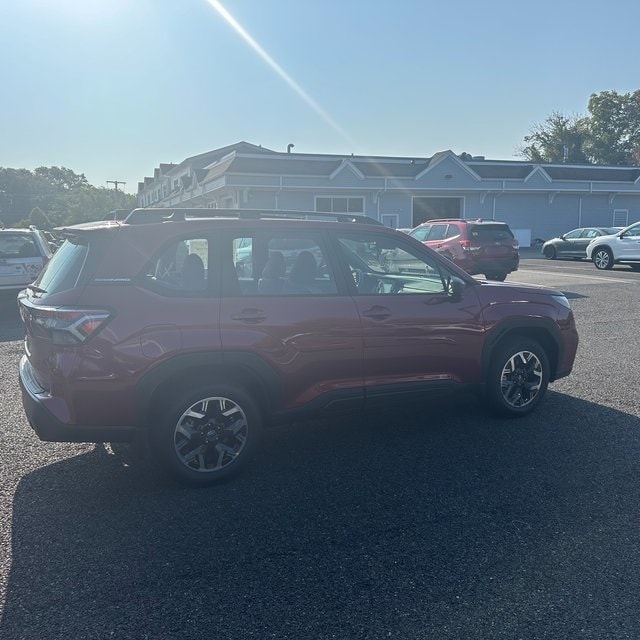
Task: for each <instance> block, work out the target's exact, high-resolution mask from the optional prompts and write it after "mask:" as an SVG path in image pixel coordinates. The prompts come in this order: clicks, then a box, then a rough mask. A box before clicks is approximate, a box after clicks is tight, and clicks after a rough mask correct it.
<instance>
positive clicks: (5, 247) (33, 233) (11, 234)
mask: <svg viewBox="0 0 640 640" xmlns="http://www.w3.org/2000/svg"><path fill="white" fill-rule="evenodd" d="M52 253H53V252H52V250H51V247H50V246H49V243H48V241H47V238H46V236H45V235H44V233H43V232H42V231H40V230H39V229H35V228H33V227H32V228H29V229H0V291H11V290H15V291H19V290H20V289H24V288H25V287H26V286H27V285H29V284H31V283H32V282H33V281H34V280H35V279H36V278H37V277H38V275H39V274H40V272H41V271H42V268H43V267H44V265H45V264H47V262H48V261H49V258H51V255H52Z"/></svg>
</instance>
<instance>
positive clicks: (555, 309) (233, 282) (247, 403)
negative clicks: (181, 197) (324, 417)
mask: <svg viewBox="0 0 640 640" xmlns="http://www.w3.org/2000/svg"><path fill="white" fill-rule="evenodd" d="M61 233H62V234H63V235H64V237H65V242H64V244H63V245H62V246H61V248H60V249H58V251H57V253H56V254H55V255H54V257H53V258H52V260H51V261H50V262H49V264H48V265H47V267H46V269H45V270H44V272H43V273H42V274H41V275H40V277H39V278H38V279H37V281H36V282H35V283H34V284H33V285H31V286H29V288H28V289H26V290H25V291H23V292H21V294H20V296H19V305H20V311H21V316H22V319H23V322H24V325H25V328H26V340H25V355H24V357H23V358H22V360H21V363H20V383H21V387H22V392H23V402H24V408H25V411H26V414H27V416H28V419H29V422H30V423H31V425H32V426H33V428H34V429H35V431H36V432H37V434H38V435H39V437H40V438H41V439H43V440H48V441H67V442H103V441H132V440H135V439H138V438H140V439H143V440H145V441H147V440H148V441H149V443H150V445H151V448H152V451H153V452H154V454H155V455H156V456H157V458H158V459H159V460H160V461H161V463H162V465H163V466H164V467H165V468H166V469H167V470H169V471H171V472H173V474H174V475H175V476H176V477H177V478H179V479H181V480H182V481H185V482H187V483H190V484H193V485H207V484H210V483H212V482H214V481H216V480H218V479H219V478H223V477H225V476H227V475H229V474H230V473H232V472H234V471H235V470H236V469H237V468H239V467H240V466H241V465H242V464H243V462H244V461H245V460H246V459H247V457H248V456H249V454H250V453H251V452H252V450H254V448H255V447H256V445H257V444H258V441H259V439H260V434H261V431H262V429H263V427H264V426H267V425H269V424H273V423H276V422H280V421H284V420H290V419H292V418H298V417H300V416H302V415H305V414H309V413H310V412H311V413H313V414H316V413H317V412H325V411H326V412H328V411H332V410H338V409H342V408H345V407H350V408H357V409H362V408H363V407H375V406H376V405H386V404H387V403H389V402H390V401H391V400H392V399H393V398H402V397H406V396H407V395H409V396H413V397H415V396H416V394H425V393H428V392H434V393H442V392H445V391H448V390H451V389H476V390H479V391H480V392H482V394H483V395H484V397H485V398H486V399H487V400H488V401H489V403H490V405H492V406H493V407H494V408H495V409H496V410H498V411H499V412H500V413H502V414H504V415H509V416H520V415H524V414H526V413H528V412H530V411H531V410H532V409H534V407H536V406H537V405H538V403H539V402H540V401H541V400H542V397H543V395H544V393H545V390H546V388H547V384H548V383H549V382H551V381H553V380H556V379H557V378H561V377H562V376H566V375H568V374H569V373H570V371H571V368H572V365H573V361H574V357H575V354H576V348H577V343H578V336H577V333H576V328H575V324H574V319H573V314H572V312H571V309H570V307H569V303H568V302H567V299H566V297H565V296H564V295H563V294H562V293H560V292H558V291H554V290H551V289H543V288H537V287H536V288H534V287H526V286H513V285H505V284H501V283H490V282H486V281H477V280H475V279H473V278H471V277H470V276H469V275H468V274H467V273H465V272H464V271H463V270H461V269H459V268H458V267H456V265H455V264H453V263H452V262H451V261H449V260H447V259H445V258H444V257H442V256H440V255H438V254H437V253H436V252H434V251H432V250H431V249H429V248H427V247H425V246H423V245H422V244H421V243H420V242H418V241H417V240H414V239H412V238H410V237H408V236H407V235H406V234H403V233H399V232H396V231H393V230H391V229H387V228H385V227H383V226H382V225H379V224H377V223H375V222H374V221H373V220H371V219H368V218H366V217H358V216H351V215H349V216H347V215H345V216H342V217H341V216H339V215H337V216H336V215H335V214H333V215H330V214H325V215H324V216H323V215H322V214H316V213H311V214H309V213H296V212H286V213H284V212H274V211H264V212H263V211H244V210H226V211H225V210H210V209H196V210H190V209H176V210H174V211H170V210H167V209H162V210H154V209H142V210H135V211H133V212H132V213H131V214H130V216H129V217H128V218H127V220H126V221H124V222H122V221H102V222H96V223H88V224H84V225H78V226H72V227H69V228H66V229H63V230H61ZM283 247H286V255H285V249H283ZM389 265H392V268H390V266H389Z"/></svg>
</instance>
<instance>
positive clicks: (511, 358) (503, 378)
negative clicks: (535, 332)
mask: <svg viewBox="0 0 640 640" xmlns="http://www.w3.org/2000/svg"><path fill="white" fill-rule="evenodd" d="M549 374H550V365H549V358H548V356H547V353H546V352H545V350H544V349H543V348H542V347H541V346H540V344H538V343H537V342H536V341H535V340H529V339H528V338H514V339H511V340H506V341H505V342H502V343H500V344H498V345H497V347H496V350H495V353H494V354H493V356H492V358H491V363H490V365H489V369H488V371H487V380H486V391H487V400H488V402H489V405H490V407H491V408H492V409H493V410H494V411H495V412H497V413H498V414H499V415H502V416H506V417H510V418H517V417H520V416H524V415H527V414H528V413H530V412H531V411H533V410H534V409H535V408H536V407H537V406H538V404H539V403H540V401H541V400H542V398H543V397H544V394H545V392H546V390H547V386H548V384H549Z"/></svg>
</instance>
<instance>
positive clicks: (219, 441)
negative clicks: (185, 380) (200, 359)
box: [173, 397, 249, 473]
mask: <svg viewBox="0 0 640 640" xmlns="http://www.w3.org/2000/svg"><path fill="white" fill-rule="evenodd" d="M248 430H249V424H248V421H247V417H246V415H245V413H244V411H243V410H242V408H241V407H240V406H239V405H238V404H237V403H235V402H234V401H233V400H230V399H229V398H222V397H211V398H203V399H202V400H198V402H195V403H194V404H192V405H191V406H190V407H189V408H188V409H187V410H186V411H185V412H184V413H183V414H182V415H181V416H180V418H179V420H178V422H177V424H176V426H175V430H174V437H173V443H174V448H175V452H176V455H177V456H178V459H179V460H180V462H182V464H184V465H185V466H186V467H188V468H189V469H192V470H193V471H198V472H202V473H211V472H217V471H220V470H222V469H224V468H225V467H227V466H229V465H230V464H231V463H232V462H234V460H236V458H237V457H238V456H239V455H240V453H241V452H242V450H243V449H244V447H245V444H246V441H247V435H248Z"/></svg>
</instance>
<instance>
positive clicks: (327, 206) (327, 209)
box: [316, 196, 364, 213]
mask: <svg viewBox="0 0 640 640" xmlns="http://www.w3.org/2000/svg"><path fill="white" fill-rule="evenodd" d="M316 211H318V212H319V213H364V198H362V197H353V198H345V197H342V196H316Z"/></svg>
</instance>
